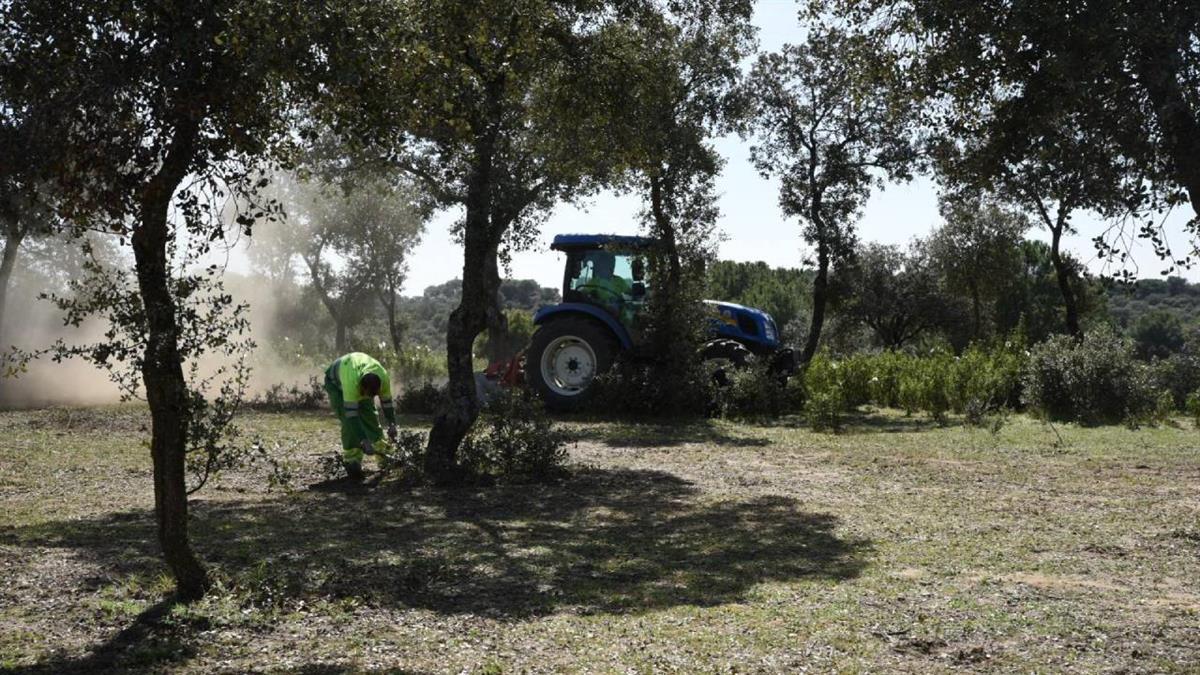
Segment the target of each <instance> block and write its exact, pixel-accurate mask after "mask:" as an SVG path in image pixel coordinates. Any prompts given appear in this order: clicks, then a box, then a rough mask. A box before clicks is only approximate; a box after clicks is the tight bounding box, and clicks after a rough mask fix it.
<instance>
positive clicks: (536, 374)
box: [524, 234, 794, 410]
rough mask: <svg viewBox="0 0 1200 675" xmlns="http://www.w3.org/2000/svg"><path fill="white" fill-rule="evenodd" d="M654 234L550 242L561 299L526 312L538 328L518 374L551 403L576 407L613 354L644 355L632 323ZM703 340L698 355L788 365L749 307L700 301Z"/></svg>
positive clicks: (766, 320)
mask: <svg viewBox="0 0 1200 675" xmlns="http://www.w3.org/2000/svg"><path fill="white" fill-rule="evenodd" d="M656 246H657V242H656V241H655V240H654V239H650V238H647V237H631V236H621V235H609V234H563V235H558V236H556V237H555V238H554V242H553V243H552V244H551V245H550V248H551V249H553V250H555V251H562V252H563V253H566V254H567V262H566V269H565V270H564V273H563V294H562V295H563V302H562V303H560V304H557V305H553V306H551V307H543V308H542V309H540V310H539V311H538V312H537V314H536V315H534V318H533V323H534V325H536V326H537V327H538V329H537V331H536V332H534V334H533V338H532V339H531V341H530V345H529V348H528V349H527V350H526V352H525V371H524V376H525V380H526V381H527V382H529V383H530V385H531V386H532V387H533V388H534V390H535V391H537V392H538V393H539V394H540V395H541V396H542V398H543V399H544V400H545V401H546V404H547V405H548V406H549V407H551V408H554V409H558V410H570V409H574V408H577V407H579V406H580V405H581V404H582V403H583V402H584V401H586V400H587V398H588V397H589V394H590V393H591V390H592V387H591V384H592V381H593V380H594V379H595V377H596V376H597V375H600V374H602V373H604V372H605V371H607V370H608V369H609V368H610V367H611V366H612V363H613V361H614V359H615V358H616V356H617V355H618V354H621V353H629V354H632V355H633V356H634V357H635V358H642V357H646V356H649V357H653V356H654V355H653V354H647V353H646V352H645V350H646V349H649V348H650V346H649V345H648V344H643V341H642V340H641V337H642V335H641V333H642V331H641V330H640V324H641V318H642V314H643V311H644V309H645V306H646V300H647V298H648V296H649V295H650V294H652V293H653V291H652V290H651V286H650V283H651V281H652V280H650V279H647V274H646V270H647V263H648V258H649V256H650V254H651V253H652V252H654V249H655V248H656ZM705 304H706V305H707V307H708V310H709V319H708V321H709V334H710V339H709V341H708V342H707V343H706V344H705V346H704V351H703V353H702V357H703V358H704V359H705V360H713V361H722V362H729V363H732V364H733V365H735V366H738V365H744V364H746V363H748V362H749V361H750V360H752V359H754V358H756V357H769V358H770V359H771V363H772V364H778V367H777V368H776V367H775V366H774V365H773V368H775V369H776V370H778V371H779V372H780V373H785V374H786V373H787V372H790V371H791V370H793V369H794V358H793V356H792V352H791V350H790V349H785V348H783V346H782V345H781V344H780V342H779V334H778V331H777V330H776V327H775V322H774V320H772V319H771V316H770V315H769V314H767V313H766V312H763V311H762V310H758V309H754V308H753V307H743V306H742V305H737V304H734V303H729V302H717V301H712V300H706V301H705Z"/></svg>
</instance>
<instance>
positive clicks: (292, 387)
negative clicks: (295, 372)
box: [245, 375, 328, 412]
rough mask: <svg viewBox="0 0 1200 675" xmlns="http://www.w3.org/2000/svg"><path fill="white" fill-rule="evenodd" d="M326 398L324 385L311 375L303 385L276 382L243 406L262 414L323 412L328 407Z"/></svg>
mask: <svg viewBox="0 0 1200 675" xmlns="http://www.w3.org/2000/svg"><path fill="white" fill-rule="evenodd" d="M326 398H327V397H326V394H325V386H324V384H323V383H322V381H321V380H320V379H318V378H317V377H316V376H315V375H313V376H310V377H309V378H308V382H306V383H304V384H297V383H292V384H284V383H282V382H277V383H275V384H273V385H271V386H269V387H267V389H266V390H265V391H263V392H262V393H260V394H256V395H255V396H253V397H251V398H250V399H248V400H247V401H246V403H245V405H246V406H247V407H248V408H251V409H252V410H261V411H264V412H287V411H291V410H323V409H324V408H326V407H327V405H328V404H327V403H326Z"/></svg>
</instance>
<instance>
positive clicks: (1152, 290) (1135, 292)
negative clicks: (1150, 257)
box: [1107, 276, 1200, 339]
mask: <svg viewBox="0 0 1200 675" xmlns="http://www.w3.org/2000/svg"><path fill="white" fill-rule="evenodd" d="M1107 301H1108V313H1109V315H1110V316H1111V317H1112V320H1113V323H1114V324H1116V325H1117V326H1120V327H1122V328H1123V329H1124V330H1126V331H1127V332H1129V334H1130V335H1131V337H1134V338H1135V339H1137V336H1136V335H1135V334H1134V331H1136V330H1137V326H1138V325H1139V324H1140V323H1141V322H1142V321H1143V318H1144V317H1146V316H1147V315H1149V314H1158V313H1162V314H1169V315H1171V316H1174V317H1175V318H1177V319H1178V320H1179V321H1180V322H1181V323H1182V324H1183V326H1184V332H1185V333H1187V332H1189V331H1190V330H1191V329H1193V328H1194V327H1195V325H1196V322H1197V317H1200V284H1193V283H1189V282H1188V281H1187V280H1186V279H1183V278H1182V277H1175V276H1171V277H1167V278H1166V279H1165V280H1164V279H1138V280H1137V281H1135V282H1133V283H1129V284H1111V285H1110V286H1109V287H1108V293H1107ZM1157 321H1159V322H1165V321H1166V319H1165V318H1160V319H1158V320H1157Z"/></svg>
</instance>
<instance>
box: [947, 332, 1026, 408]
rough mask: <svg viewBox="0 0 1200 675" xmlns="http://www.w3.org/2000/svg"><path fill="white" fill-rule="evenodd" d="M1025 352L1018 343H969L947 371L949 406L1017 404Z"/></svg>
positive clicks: (1012, 405)
mask: <svg viewBox="0 0 1200 675" xmlns="http://www.w3.org/2000/svg"><path fill="white" fill-rule="evenodd" d="M1024 366H1025V353H1024V350H1023V347H1022V346H1020V345H1019V344H1014V343H1011V342H1010V343H1005V344H1004V345H998V346H996V347H994V348H992V349H984V348H983V347H980V346H978V345H972V346H971V347H969V348H967V350H966V351H964V352H963V353H962V355H961V356H959V357H958V358H957V359H956V360H955V363H954V368H953V370H952V371H951V373H950V380H949V383H948V384H949V387H950V390H949V399H950V407H951V408H952V409H953V410H954V412H956V413H965V412H966V411H967V409H968V408H976V409H978V408H980V407H982V408H983V409H985V410H998V409H1000V408H1016V407H1018V406H1019V405H1020V404H1021V373H1022V370H1023V369H1024Z"/></svg>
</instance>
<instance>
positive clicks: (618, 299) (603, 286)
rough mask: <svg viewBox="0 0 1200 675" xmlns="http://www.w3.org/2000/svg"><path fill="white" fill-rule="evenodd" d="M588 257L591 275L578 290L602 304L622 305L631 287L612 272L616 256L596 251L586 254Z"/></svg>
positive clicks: (625, 280)
mask: <svg viewBox="0 0 1200 675" xmlns="http://www.w3.org/2000/svg"><path fill="white" fill-rule="evenodd" d="M588 259H589V262H591V263H592V276H591V278H590V279H588V280H587V283H585V284H583V285H582V286H580V287H579V290H581V291H583V292H585V293H587V294H588V295H590V296H592V298H593V299H594V300H596V301H597V302H599V303H600V304H602V305H613V306H617V307H620V306H621V305H623V304H624V303H625V298H626V296H627V295H629V293H630V291H631V287H630V285H629V281H628V280H627V279H625V278H624V277H620V276H617V275H615V274H613V271H614V270H615V269H616V267H617V256H615V255H613V254H612V253H609V252H607V251H597V252H595V253H592V254H590V255H588Z"/></svg>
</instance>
